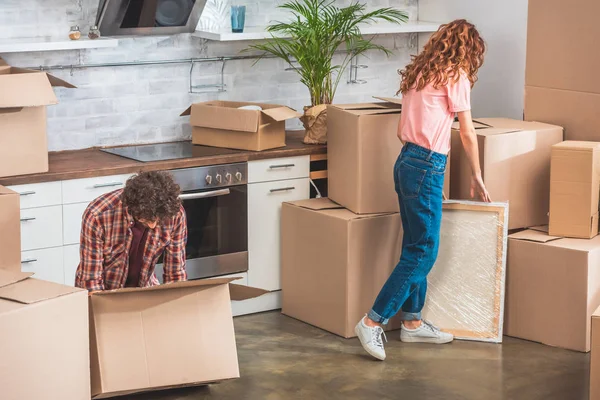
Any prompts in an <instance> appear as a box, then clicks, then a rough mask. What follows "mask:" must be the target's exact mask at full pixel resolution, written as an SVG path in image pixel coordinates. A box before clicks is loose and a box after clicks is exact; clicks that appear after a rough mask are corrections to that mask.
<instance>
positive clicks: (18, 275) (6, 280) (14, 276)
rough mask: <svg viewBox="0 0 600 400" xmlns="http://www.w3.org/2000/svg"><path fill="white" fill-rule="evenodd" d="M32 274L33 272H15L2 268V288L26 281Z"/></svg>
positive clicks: (0, 275) (0, 274)
mask: <svg viewBox="0 0 600 400" xmlns="http://www.w3.org/2000/svg"><path fill="white" fill-rule="evenodd" d="M32 275H33V272H15V271H7V270H3V269H0V288H3V287H5V286H8V285H12V284H13V283H16V282H20V281H24V280H25V279H27V278H29V277H30V276H32Z"/></svg>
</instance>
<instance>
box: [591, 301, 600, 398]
mask: <svg viewBox="0 0 600 400" xmlns="http://www.w3.org/2000/svg"><path fill="white" fill-rule="evenodd" d="M590 356H591V357H590V400H600V308H598V309H597V310H596V311H595V312H594V314H592V349H591V354H590Z"/></svg>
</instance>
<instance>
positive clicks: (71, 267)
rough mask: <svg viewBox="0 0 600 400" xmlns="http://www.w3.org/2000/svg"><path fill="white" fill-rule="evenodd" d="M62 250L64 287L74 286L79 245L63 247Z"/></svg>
mask: <svg viewBox="0 0 600 400" xmlns="http://www.w3.org/2000/svg"><path fill="white" fill-rule="evenodd" d="M62 249H63V265H64V272H65V278H64V279H65V285H69V286H75V274H76V273H77V267H78V266H79V245H78V244H73V245H70V246H65V247H63V248H62Z"/></svg>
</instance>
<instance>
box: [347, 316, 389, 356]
mask: <svg viewBox="0 0 600 400" xmlns="http://www.w3.org/2000/svg"><path fill="white" fill-rule="evenodd" d="M354 332H355V333H356V336H358V340H360V344H362V347H363V349H365V350H366V352H367V353H369V354H370V355H372V356H373V357H375V358H376V359H378V360H381V361H383V360H385V349H384V348H383V342H382V340H381V337H382V336H383V338H384V339H385V341H386V342H387V338H386V337H385V333H384V332H383V329H382V328H381V327H380V326H376V327H371V326H367V325H366V324H365V319H364V318H363V319H361V320H360V322H359V323H358V324H356V327H355V328H354Z"/></svg>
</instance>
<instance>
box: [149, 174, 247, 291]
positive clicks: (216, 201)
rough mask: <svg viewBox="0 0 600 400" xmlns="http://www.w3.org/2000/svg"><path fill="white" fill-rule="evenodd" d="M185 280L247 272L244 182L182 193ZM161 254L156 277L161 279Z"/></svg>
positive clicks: (245, 190)
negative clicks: (185, 228)
mask: <svg viewBox="0 0 600 400" xmlns="http://www.w3.org/2000/svg"><path fill="white" fill-rule="evenodd" d="M180 198H181V199H182V201H183V207H184V208H185V212H186V216H187V228H188V240H187V244H186V247H185V250H186V271H187V273H188V279H190V280H192V279H201V278H209V277H215V276H221V275H228V274H233V273H238V272H246V271H248V189H247V186H246V185H240V186H231V187H226V188H219V189H216V190H215V189H211V190H198V191H192V192H184V193H182V194H181V196H180ZM162 273H163V266H162V257H161V259H160V260H159V264H158V265H157V266H156V277H157V278H158V280H159V281H160V282H161V283H162V281H163V279H162V278H163V276H162V275H163V274H162Z"/></svg>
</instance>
